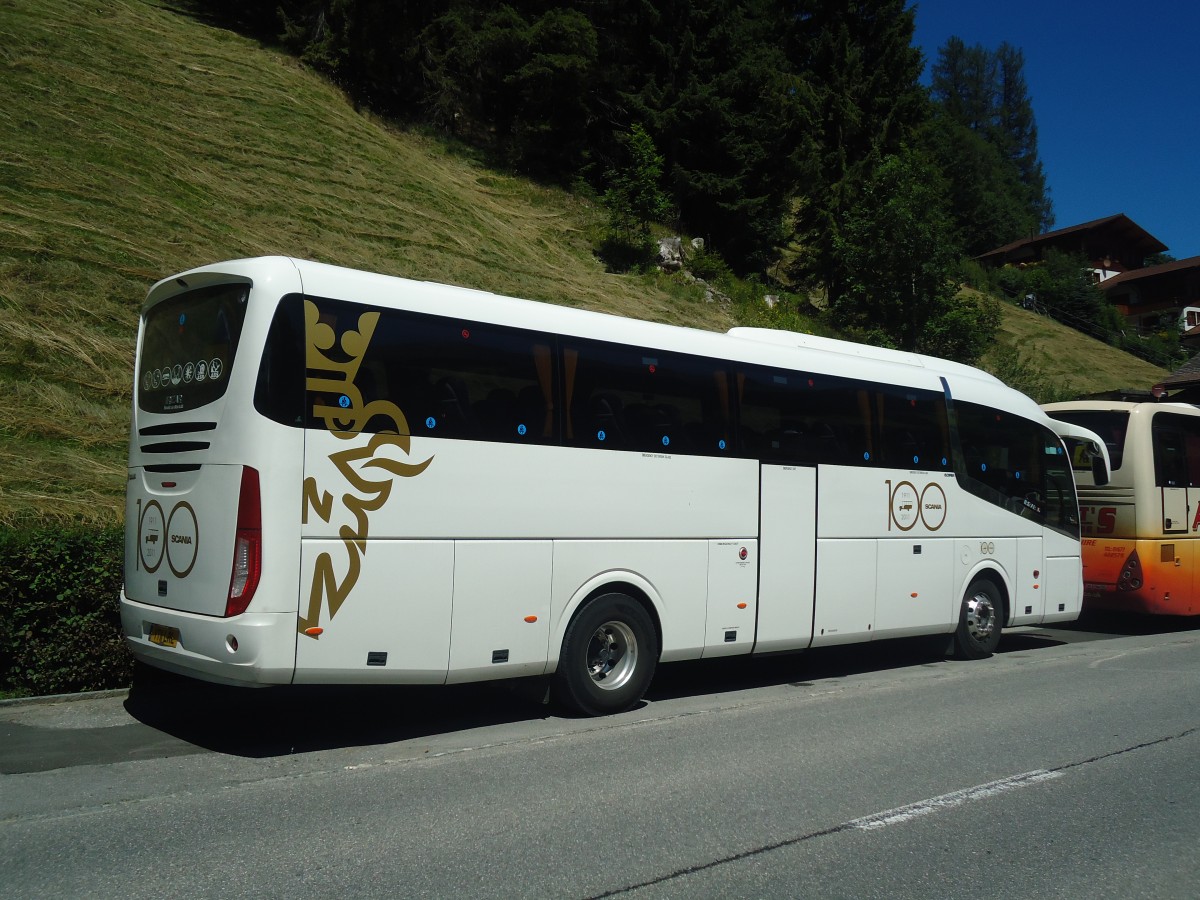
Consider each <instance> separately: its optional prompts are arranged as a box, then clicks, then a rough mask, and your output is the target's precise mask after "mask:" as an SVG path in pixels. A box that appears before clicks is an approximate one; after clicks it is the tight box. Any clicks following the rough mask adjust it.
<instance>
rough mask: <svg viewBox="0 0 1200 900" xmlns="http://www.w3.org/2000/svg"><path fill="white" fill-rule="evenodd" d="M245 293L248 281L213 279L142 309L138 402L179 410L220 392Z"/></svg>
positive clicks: (225, 382)
mask: <svg viewBox="0 0 1200 900" xmlns="http://www.w3.org/2000/svg"><path fill="white" fill-rule="evenodd" d="M249 293H250V286H249V285H247V284H220V285H213V286H212V287H205V288H198V289H197V290H194V291H186V292H184V293H182V294H177V295H175V296H174V297H171V298H170V299H168V300H164V301H162V302H161V303H158V304H156V305H155V306H153V307H152V308H151V309H150V310H149V311H148V312H147V313H146V327H145V331H144V332H143V336H142V351H141V361H140V364H139V368H138V406H139V407H141V408H142V409H144V410H145V411H146V412H152V413H172V412H183V411H185V410H189V409H196V408H197V407H200V406H204V405H205V404H206V403H212V402H213V401H214V400H216V399H218V398H219V397H221V396H223V395H224V393H225V387H226V385H228V384H229V372H230V370H231V369H232V368H233V358H234V355H235V354H236V353H237V346H238V340H239V338H240V337H241V335H242V322H243V321H244V319H245V318H246V299H247V297H248V296H249Z"/></svg>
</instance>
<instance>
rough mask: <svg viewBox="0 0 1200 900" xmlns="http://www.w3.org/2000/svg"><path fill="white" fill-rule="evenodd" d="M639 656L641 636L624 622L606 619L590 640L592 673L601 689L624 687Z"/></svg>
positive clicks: (589, 669)
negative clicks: (639, 639) (638, 638)
mask: <svg viewBox="0 0 1200 900" xmlns="http://www.w3.org/2000/svg"><path fill="white" fill-rule="evenodd" d="M637 659H638V643H637V636H636V635H634V633H633V629H631V628H630V627H629V626H628V625H626V624H625V623H624V622H605V623H604V624H603V625H601V626H600V627H599V628H597V629H596V630H595V631H594V632H593V633H592V638H591V640H589V641H588V648H587V670H588V675H589V676H590V677H591V679H592V683H593V684H594V685H596V687H598V688H600V689H601V690H605V691H615V690H619V689H620V688H622V687H624V686H625V685H626V684H627V683H628V682H629V679H630V678H632V677H633V672H634V670H635V669H636V668H637Z"/></svg>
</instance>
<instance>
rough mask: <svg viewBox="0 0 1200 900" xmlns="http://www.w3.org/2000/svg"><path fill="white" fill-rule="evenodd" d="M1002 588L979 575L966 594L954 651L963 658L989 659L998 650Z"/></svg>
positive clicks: (1001, 625) (960, 613)
mask: <svg viewBox="0 0 1200 900" xmlns="http://www.w3.org/2000/svg"><path fill="white" fill-rule="evenodd" d="M1003 609H1004V606H1003V604H1002V603H1001V601H1000V592H999V591H998V590H997V589H996V585H995V584H993V583H992V582H991V581H989V580H988V579H986V578H976V579H975V580H974V581H972V582H971V584H970V586H969V587H968V588H967V592H966V594H965V595H964V596H963V602H962V610H961V611H960V612H959V616H958V630H957V631H955V632H954V655H955V656H957V657H958V658H959V659H985V658H986V657H989V656H991V655H992V654H993V653H995V652H996V647H997V645H998V644H999V643H1000V630H1001V628H1002V627H1003V621H1002V618H1003Z"/></svg>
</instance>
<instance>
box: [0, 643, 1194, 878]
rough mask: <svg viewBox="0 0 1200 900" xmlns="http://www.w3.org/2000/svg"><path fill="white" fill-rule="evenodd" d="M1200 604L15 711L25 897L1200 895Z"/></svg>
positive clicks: (7, 816) (5, 838)
mask: <svg viewBox="0 0 1200 900" xmlns="http://www.w3.org/2000/svg"><path fill="white" fill-rule="evenodd" d="M1198 698H1200V623H1195V622H1181V621H1170V620H1153V619H1152V620H1132V621H1128V620H1102V621H1093V622H1084V623H1081V624H1077V625H1075V626H1072V627H1070V628H1064V629H1054V630H1050V629H1042V630H1036V629H1021V630H1019V631H1018V632H1014V633H1009V634H1007V635H1006V636H1005V640H1004V642H1003V643H1002V645H1001V652H1000V653H998V654H997V655H996V656H994V657H993V658H992V659H989V660H983V661H979V662H954V661H945V660H935V659H933V658H931V657H930V656H929V655H928V651H927V649H926V648H924V647H922V646H921V645H919V644H918V645H914V644H905V643H887V644H878V645H868V646H864V647H858V648H841V649H837V650H827V651H821V652H815V653H811V654H808V655H807V656H803V657H786V658H774V659H765V660H730V661H717V662H714V663H710V664H686V665H683V664H681V665H676V666H669V667H663V669H662V670H661V672H660V677H659V678H658V679H657V680H656V683H655V685H654V686H653V688H652V691H651V693H650V695H649V696H648V700H647V702H646V703H645V704H644V705H643V706H642V707H641V708H639V709H637V710H634V711H632V712H630V713H626V714H624V715H621V716H613V717H609V718H606V719H596V720H588V719H575V718H563V717H560V716H558V715H557V714H556V713H555V712H554V711H553V710H552V709H550V708H547V707H543V706H542V705H541V704H540V703H539V700H540V691H539V690H537V689H536V686H534V685H520V686H516V687H514V686H501V685H487V686H482V687H480V686H474V687H462V688H453V689H428V688H423V689H408V688H371V689H366V690H364V689H336V690H335V689H319V690H318V689H303V690H302V689H285V690H264V691H245V690H235V689H223V688H216V687H210V686H204V685H199V684H195V683H191V682H185V681H181V680H176V679H171V678H163V679H158V680H153V681H152V680H140V681H139V683H138V684H136V685H135V688H134V690H133V691H132V692H131V693H130V694H129V695H128V696H124V695H117V696H100V697H90V698H86V699H80V700H75V701H71V702H53V703H47V702H40V703H33V704H24V703H19V704H4V705H0V772H2V773H3V774H0V895H2V896H5V897H48V896H56V897H57V896H122V897H151V896H153V897H161V896H164V895H182V894H186V895H188V896H189V897H229V896H248V895H253V896H264V897H276V896H277V897H289V898H294V897H334V896H337V897H345V896H429V897H495V896H539V897H599V896H618V895H619V896H631V897H677V896H683V895H686V896H688V897H710V896H712V897H715V896H721V897H728V896H735V897H743V896H764V897H931V896H945V897H1039V896H1045V897H1080V898H1082V897H1087V898H1095V897H1122V898H1126V897H1164V898H1166V897H1170V898H1174V897H1180V898H1193V897H1196V896H1200V765H1198V763H1200V703H1198Z"/></svg>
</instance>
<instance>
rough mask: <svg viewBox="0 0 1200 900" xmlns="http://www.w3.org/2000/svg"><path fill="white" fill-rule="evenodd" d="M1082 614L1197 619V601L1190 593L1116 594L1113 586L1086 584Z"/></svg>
mask: <svg viewBox="0 0 1200 900" xmlns="http://www.w3.org/2000/svg"><path fill="white" fill-rule="evenodd" d="M1083 609H1084V612H1124V613H1142V614H1144V615H1150V616H1195V615H1200V599H1198V598H1197V597H1196V596H1195V595H1194V594H1192V593H1190V592H1182V593H1176V594H1172V593H1171V592H1170V591H1168V592H1165V593H1159V592H1158V591H1154V590H1145V589H1143V590H1140V591H1119V590H1117V586H1116V585H1115V584H1096V583H1093V582H1088V583H1087V584H1086V585H1085V586H1084V592H1083Z"/></svg>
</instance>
